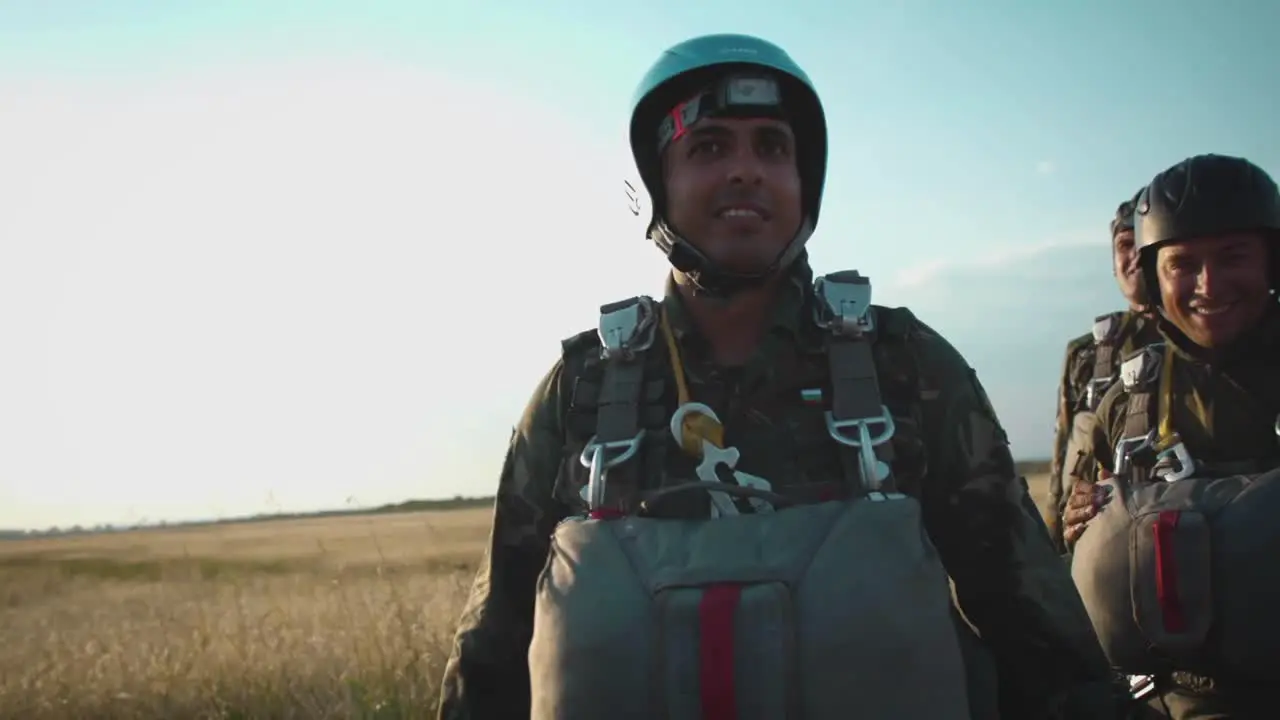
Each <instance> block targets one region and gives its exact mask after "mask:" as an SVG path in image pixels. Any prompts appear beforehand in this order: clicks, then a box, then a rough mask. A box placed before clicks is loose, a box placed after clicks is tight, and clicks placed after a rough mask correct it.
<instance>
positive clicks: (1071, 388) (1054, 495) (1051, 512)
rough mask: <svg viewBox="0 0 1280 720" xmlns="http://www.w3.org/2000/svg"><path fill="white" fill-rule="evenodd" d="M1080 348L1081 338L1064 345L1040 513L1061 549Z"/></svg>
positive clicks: (1055, 542)
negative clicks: (1066, 457) (1067, 467)
mask: <svg viewBox="0 0 1280 720" xmlns="http://www.w3.org/2000/svg"><path fill="white" fill-rule="evenodd" d="M1081 347H1082V343H1081V338H1076V339H1075V340H1072V341H1071V342H1069V343H1067V352H1066V357H1065V359H1064V360H1063V363H1062V377H1061V378H1059V380H1058V412H1057V419H1056V421H1055V423H1054V427H1053V455H1052V456H1051V459H1050V464H1049V492H1048V495H1047V496H1046V497H1045V502H1044V507H1042V508H1041V509H1040V512H1041V515H1042V516H1043V517H1044V522H1045V525H1046V526H1048V528H1049V536H1050V537H1051V538H1052V539H1053V542H1054V544H1055V545H1057V546H1058V547H1059V549H1061V547H1062V507H1061V506H1062V503H1063V502H1064V501H1065V496H1066V490H1065V489H1064V483H1063V474H1064V469H1065V468H1064V465H1065V455H1066V452H1067V438H1069V437H1070V435H1071V420H1072V417H1071V410H1072V408H1074V407H1075V404H1076V400H1075V385H1074V379H1075V365H1076V362H1077V360H1078V356H1079V354H1080V351H1081Z"/></svg>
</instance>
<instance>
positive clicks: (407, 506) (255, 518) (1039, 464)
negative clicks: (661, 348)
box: [0, 460, 1049, 540]
mask: <svg viewBox="0 0 1280 720" xmlns="http://www.w3.org/2000/svg"><path fill="white" fill-rule="evenodd" d="M1016 467H1017V470H1018V473H1019V474H1020V475H1038V474H1042V473H1047V472H1049V461H1048V460H1022V461H1019V462H1018V463H1017V464H1016ZM492 504H493V496H492V495H490V496H487V497H462V496H461V495H459V496H455V497H452V498H449V499H441V500H406V501H404V502H400V503H392V504H390V505H380V506H378V507H374V508H360V509H344V510H321V511H319V512H305V513H262V514H259V515H248V516H244V517H237V518H223V519H218V520H193V521H188V522H175V523H164V522H158V523H153V524H147V525H141V526H137V525H98V526H95V527H81V526H79V525H77V526H74V527H70V528H57V527H54V528H49V529H47V530H31V531H23V530H0V540H16V539H20V538H30V537H47V536H50V535H77V534H84V533H104V532H125V531H137V530H151V529H155V530H159V529H169V530H172V529H175V528H188V527H190V528H195V527H203V526H208V525H225V524H229V523H247V522H266V521H278V520H301V519H307V518H325V517H343V516H349V515H382V514H387V513H409V512H421V511H423V510H436V511H442V510H466V509H469V508H479V507H487V506H489V505H492Z"/></svg>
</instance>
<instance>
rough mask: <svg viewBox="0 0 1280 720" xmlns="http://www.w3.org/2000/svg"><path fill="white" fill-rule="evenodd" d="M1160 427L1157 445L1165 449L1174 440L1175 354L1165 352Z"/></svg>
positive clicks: (1161, 384)
mask: <svg viewBox="0 0 1280 720" xmlns="http://www.w3.org/2000/svg"><path fill="white" fill-rule="evenodd" d="M1159 404H1160V426H1159V430H1158V432H1159V435H1158V436H1157V437H1156V445H1157V447H1159V448H1162V449H1163V448H1165V447H1166V445H1167V444H1168V443H1169V442H1171V441H1172V439H1173V352H1172V351H1171V350H1169V349H1168V348H1166V349H1165V352H1164V366H1163V367H1161V368H1160V397H1159Z"/></svg>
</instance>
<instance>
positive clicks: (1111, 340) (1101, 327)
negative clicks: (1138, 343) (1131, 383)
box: [1084, 313, 1121, 412]
mask: <svg viewBox="0 0 1280 720" xmlns="http://www.w3.org/2000/svg"><path fill="white" fill-rule="evenodd" d="M1120 320H1121V314H1120V313H1108V314H1106V315H1099V316H1098V317H1096V318H1094V320H1093V352H1094V354H1093V377H1091V378H1089V382H1088V383H1086V384H1085V393H1084V394H1085V402H1086V403H1087V405H1088V407H1089V411H1090V412H1094V411H1096V410H1097V409H1098V403H1099V402H1100V401H1101V400H1102V396H1103V395H1104V394H1106V392H1107V388H1109V387H1111V384H1112V383H1113V382H1115V379H1116V374H1115V370H1113V368H1114V367H1115V354H1116V350H1117V347H1116V340H1117V339H1118V338H1119V336H1120V325H1121V323H1120Z"/></svg>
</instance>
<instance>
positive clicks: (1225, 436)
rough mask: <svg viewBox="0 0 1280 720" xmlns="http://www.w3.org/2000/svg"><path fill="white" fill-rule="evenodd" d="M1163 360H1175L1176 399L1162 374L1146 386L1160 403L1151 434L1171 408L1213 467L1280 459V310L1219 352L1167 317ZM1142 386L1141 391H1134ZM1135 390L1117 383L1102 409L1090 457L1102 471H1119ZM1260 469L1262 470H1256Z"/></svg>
mask: <svg viewBox="0 0 1280 720" xmlns="http://www.w3.org/2000/svg"><path fill="white" fill-rule="evenodd" d="M1157 327H1158V329H1159V333H1160V337H1161V340H1162V345H1163V348H1164V351H1163V358H1164V359H1163V362H1165V363H1171V365H1170V371H1171V372H1172V376H1171V377H1170V393H1169V394H1170V396H1171V397H1169V398H1161V397H1159V392H1158V385H1159V380H1158V378H1149V379H1148V380H1149V384H1147V385H1145V387H1146V388H1147V389H1149V390H1152V398H1153V399H1154V400H1155V401H1156V402H1158V405H1159V407H1158V408H1156V411H1155V412H1147V413H1146V415H1147V418H1146V422H1142V425H1143V426H1144V427H1143V428H1142V432H1146V431H1149V430H1150V429H1151V428H1152V427H1154V426H1155V424H1156V423H1157V422H1158V421H1159V419H1160V416H1161V414H1162V413H1164V412H1168V413H1169V420H1170V424H1171V426H1172V428H1173V429H1174V430H1175V431H1176V432H1177V433H1178V435H1179V436H1180V437H1181V438H1182V442H1183V443H1185V444H1186V447H1187V450H1188V451H1189V452H1190V454H1191V456H1192V457H1193V458H1195V459H1196V460H1197V462H1198V463H1201V464H1203V465H1204V466H1205V470H1206V471H1209V472H1214V471H1215V468H1216V469H1218V470H1220V471H1221V472H1223V473H1225V474H1235V473H1236V472H1260V471H1261V469H1264V468H1269V467H1274V466H1275V465H1277V464H1280V438H1277V437H1276V433H1277V421H1278V419H1280V372H1278V371H1277V368H1280V309H1277V310H1275V311H1272V312H1271V313H1270V315H1268V316H1267V317H1266V318H1265V319H1264V321H1263V322H1262V324H1261V325H1260V326H1259V327H1257V328H1255V329H1254V330H1253V331H1252V332H1250V333H1248V334H1247V335H1246V337H1244V338H1242V339H1241V340H1240V341H1238V342H1236V343H1233V345H1232V347H1230V348H1228V349H1227V350H1226V351H1225V352H1220V353H1217V354H1216V355H1214V354H1211V353H1207V352H1206V351H1205V350H1203V349H1202V348H1199V347H1197V346H1195V345H1193V344H1192V343H1191V342H1190V341H1188V340H1187V339H1186V338H1185V336H1183V335H1182V334H1181V333H1180V332H1178V331H1177V329H1175V328H1173V327H1172V326H1171V325H1169V324H1168V323H1167V322H1165V321H1163V320H1161V321H1160V322H1159V323H1157ZM1135 391H1136V388H1135ZM1132 394H1133V393H1131V392H1130V391H1129V390H1128V389H1126V388H1125V386H1124V384H1123V383H1116V384H1115V385H1113V386H1112V387H1111V389H1110V390H1108V391H1107V394H1106V395H1105V396H1103V398H1102V402H1101V403H1100V404H1099V406H1098V411H1097V414H1098V423H1097V425H1095V426H1094V430H1093V436H1092V441H1091V443H1090V444H1091V447H1090V448H1089V451H1090V454H1091V458H1090V459H1091V460H1092V461H1093V462H1094V464H1095V470H1094V473H1093V474H1092V476H1091V477H1090V479H1091V480H1093V481H1096V480H1097V477H1098V472H1099V471H1101V470H1106V471H1107V472H1113V471H1114V470H1115V447H1116V444H1117V443H1119V442H1120V440H1121V438H1124V437H1127V436H1128V435H1131V434H1133V431H1134V430H1135V428H1134V427H1127V426H1130V425H1131V423H1130V419H1131V418H1130V411H1131V404H1130V398H1131V395H1132ZM1251 468H1255V469H1251Z"/></svg>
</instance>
